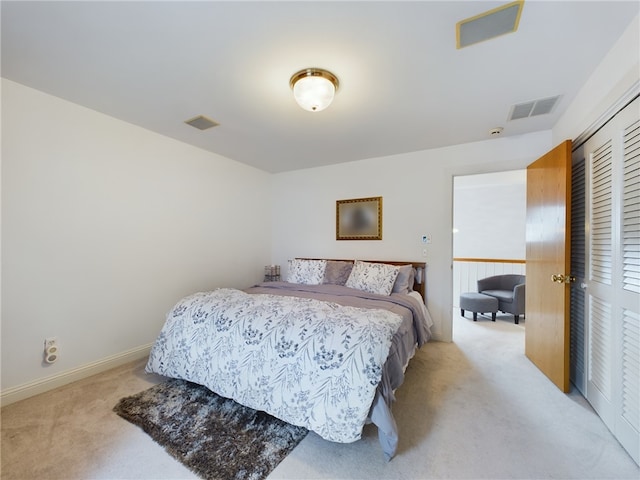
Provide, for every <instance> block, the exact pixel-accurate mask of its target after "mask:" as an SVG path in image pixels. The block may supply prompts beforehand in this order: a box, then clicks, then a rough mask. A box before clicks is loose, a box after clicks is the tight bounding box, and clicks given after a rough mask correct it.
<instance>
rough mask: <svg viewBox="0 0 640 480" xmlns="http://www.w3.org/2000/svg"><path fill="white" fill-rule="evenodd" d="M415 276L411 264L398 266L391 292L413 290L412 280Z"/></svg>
mask: <svg viewBox="0 0 640 480" xmlns="http://www.w3.org/2000/svg"><path fill="white" fill-rule="evenodd" d="M414 277H415V270H414V268H413V265H401V266H400V267H399V268H398V278H396V283H394V284H393V290H391V293H409V292H411V291H412V290H413V280H414Z"/></svg>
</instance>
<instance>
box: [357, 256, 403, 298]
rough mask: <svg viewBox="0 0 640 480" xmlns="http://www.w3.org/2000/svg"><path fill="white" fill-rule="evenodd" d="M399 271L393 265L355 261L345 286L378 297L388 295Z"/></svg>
mask: <svg viewBox="0 0 640 480" xmlns="http://www.w3.org/2000/svg"><path fill="white" fill-rule="evenodd" d="M399 271H400V269H399V268H398V267H396V266H394V265H386V264H384V263H368V262H362V261H360V260H356V261H355V264H354V265H353V269H352V270H351V274H350V275H349V278H348V279H347V283H345V286H347V287H349V288H356V289H358V290H363V291H365V292H369V293H377V294H378V295H389V294H391V290H392V289H393V285H394V283H395V282H396V278H397V277H398V272H399Z"/></svg>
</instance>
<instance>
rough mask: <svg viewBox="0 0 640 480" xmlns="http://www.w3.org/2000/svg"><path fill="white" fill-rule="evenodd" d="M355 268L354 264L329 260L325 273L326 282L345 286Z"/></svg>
mask: <svg viewBox="0 0 640 480" xmlns="http://www.w3.org/2000/svg"><path fill="white" fill-rule="evenodd" d="M352 268H353V263H352V262H342V261H339V260H327V268H326V270H325V271H324V282H323V283H329V284H331V285H344V284H345V283H347V279H348V278H349V274H350V273H351V269H352Z"/></svg>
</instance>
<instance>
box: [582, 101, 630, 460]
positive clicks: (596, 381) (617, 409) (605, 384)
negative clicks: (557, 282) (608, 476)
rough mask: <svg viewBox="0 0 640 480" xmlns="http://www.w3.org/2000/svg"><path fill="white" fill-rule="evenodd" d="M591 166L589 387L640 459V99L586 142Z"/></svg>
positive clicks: (589, 393)
mask: <svg viewBox="0 0 640 480" xmlns="http://www.w3.org/2000/svg"><path fill="white" fill-rule="evenodd" d="M584 154H585V158H586V167H587V179H588V180H587V185H588V194H587V198H588V199H589V201H588V202H587V220H588V223H587V227H588V228H587V232H588V234H587V270H588V271H587V277H588V281H587V290H586V293H587V295H586V310H587V318H588V322H587V328H588V331H587V350H588V355H587V358H588V365H587V371H588V374H587V393H586V397H587V399H588V400H589V402H590V403H591V404H592V405H593V407H594V408H595V409H596V411H597V412H598V414H599V415H600V416H601V417H602V419H603V421H604V422H605V424H606V425H607V426H608V427H609V429H610V430H611V431H612V432H613V434H614V435H615V436H616V437H617V438H618V440H619V441H620V443H621V444H622V445H623V446H624V447H625V448H626V449H627V451H628V452H629V453H630V454H631V456H632V457H633V458H634V460H635V461H636V463H637V462H639V461H640V434H639V431H640V422H639V409H640V354H639V352H640V328H639V323H640V100H638V99H636V100H635V101H634V102H632V103H631V104H630V105H629V106H627V107H626V108H625V109H624V110H623V111H621V112H620V113H619V114H618V115H616V116H615V117H614V118H613V119H612V120H610V121H609V123H608V124H607V125H605V126H604V127H603V128H602V129H601V130H600V131H599V132H598V133H597V134H595V135H594V136H593V137H592V138H591V139H590V140H589V141H588V142H587V143H585V146H584Z"/></svg>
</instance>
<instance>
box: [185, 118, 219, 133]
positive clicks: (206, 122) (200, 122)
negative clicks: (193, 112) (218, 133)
mask: <svg viewBox="0 0 640 480" xmlns="http://www.w3.org/2000/svg"><path fill="white" fill-rule="evenodd" d="M184 123H186V124H187V125H191V126H192V127H195V128H197V129H198V130H207V129H208V128H213V127H217V126H218V125H220V124H219V123H218V122H216V121H214V120H211V119H210V118H209V117H205V116H204V115H198V116H197V117H193V118H190V119H189V120H185V121H184Z"/></svg>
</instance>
